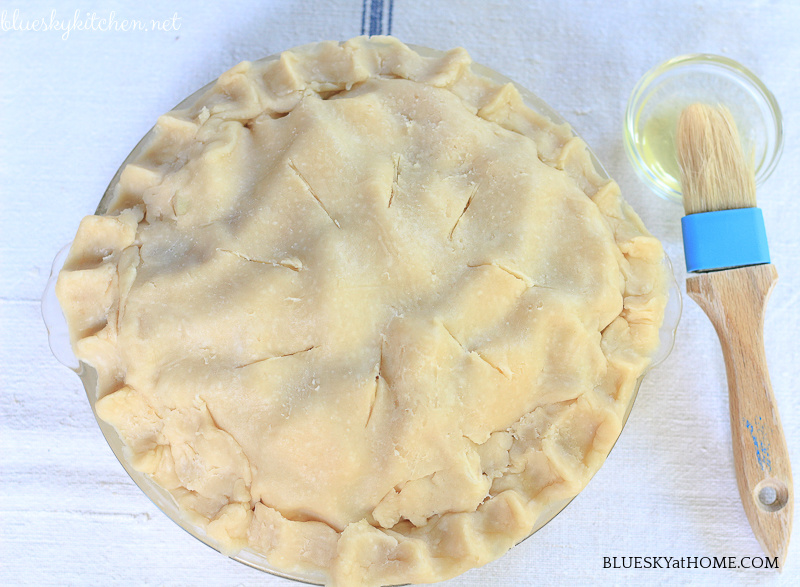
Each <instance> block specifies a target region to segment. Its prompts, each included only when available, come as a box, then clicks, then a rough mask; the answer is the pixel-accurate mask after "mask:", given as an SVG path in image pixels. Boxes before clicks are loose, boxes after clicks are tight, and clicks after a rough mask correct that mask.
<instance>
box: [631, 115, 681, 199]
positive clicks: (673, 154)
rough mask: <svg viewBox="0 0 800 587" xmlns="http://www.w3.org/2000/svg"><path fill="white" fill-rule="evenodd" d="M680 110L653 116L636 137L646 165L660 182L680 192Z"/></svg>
mask: <svg viewBox="0 0 800 587" xmlns="http://www.w3.org/2000/svg"><path fill="white" fill-rule="evenodd" d="M679 115H680V110H677V109H676V110H675V111H674V112H666V113H664V114H662V115H660V116H658V115H656V116H651V117H650V118H648V119H647V121H646V122H645V124H644V128H643V129H642V131H641V133H640V134H639V135H638V136H637V137H636V139H637V142H638V143H639V152H640V153H641V154H642V159H643V161H644V164H645V166H646V167H647V168H648V169H649V170H650V172H651V173H653V174H654V175H655V176H656V178H657V180H658V181H659V182H660V183H663V184H665V185H666V186H667V187H669V188H672V189H674V190H676V191H678V192H680V189H681V184H680V178H681V171H680V167H678V156H677V151H676V147H675V129H676V127H677V124H678V116H679Z"/></svg>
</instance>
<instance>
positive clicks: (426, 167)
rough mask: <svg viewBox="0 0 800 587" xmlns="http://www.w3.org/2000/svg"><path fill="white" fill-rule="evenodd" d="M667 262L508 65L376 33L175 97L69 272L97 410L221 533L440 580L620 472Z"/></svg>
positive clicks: (299, 559) (322, 567)
mask: <svg viewBox="0 0 800 587" xmlns="http://www.w3.org/2000/svg"><path fill="white" fill-rule="evenodd" d="M663 257H664V253H663V251H662V248H661V246H660V244H659V242H658V241H657V240H656V239H655V238H654V237H652V236H651V235H650V234H649V233H648V232H647V230H646V229H645V228H644V226H643V225H642V223H641V221H640V220H639V218H638V217H637V216H636V214H635V213H634V212H633V211H632V210H631V208H630V207H629V206H628V205H627V204H626V203H625V202H624V201H623V200H622V199H621V198H620V194H619V189H618V187H617V185H616V184H615V183H614V182H613V181H609V180H605V179H603V178H602V177H601V176H600V175H598V174H597V172H596V171H595V168H594V166H593V165H592V162H591V159H590V156H589V154H588V152H587V150H586V147H585V144H584V143H583V142H582V141H581V140H580V139H579V138H577V137H575V136H574V135H573V134H572V132H571V131H570V129H569V127H567V126H565V125H555V124H553V123H552V122H550V121H549V120H548V119H546V118H545V117H543V116H542V115H540V114H538V113H536V112H534V111H533V110H531V109H530V108H528V107H527V106H526V105H525V104H524V102H523V100H522V98H521V97H520V94H519V92H518V91H517V90H516V89H515V87H514V86H513V85H511V84H508V85H498V84H496V83H494V82H491V81H489V80H488V79H486V78H485V77H482V76H481V75H478V74H476V73H475V72H474V71H473V69H472V67H471V61H470V58H469V56H468V54H467V53H466V52H465V51H464V50H463V49H455V50H453V51H450V52H448V53H447V54H445V56H444V57H441V58H427V57H423V56H421V55H419V54H418V53H417V52H415V51H413V50H411V49H409V48H408V47H406V46H405V45H403V44H402V43H400V42H399V41H397V40H396V39H393V38H391V37H373V38H370V39H367V38H363V37H362V38H356V39H353V40H350V41H347V42H345V43H341V44H340V43H335V42H326V43H319V44H316V45H313V46H310V47H305V48H303V49H301V50H296V51H292V52H286V53H283V54H282V55H281V56H280V58H279V59H276V60H272V61H265V62H257V63H247V62H245V63H241V64H239V65H237V66H236V67H234V68H233V69H231V70H230V71H228V72H227V73H225V74H224V75H222V76H221V77H220V78H219V80H218V81H217V82H216V84H215V85H213V87H212V88H211V89H209V90H208V91H207V92H206V93H205V94H203V95H202V96H201V97H200V98H199V99H197V100H196V102H195V103H194V104H192V105H190V106H188V107H186V108H183V109H180V110H175V111H172V112H170V113H168V114H166V115H164V116H162V117H161V118H160V119H159V120H158V123H157V125H156V127H155V130H154V133H152V135H151V139H150V140H149V142H147V143H146V144H145V145H144V146H143V147H142V150H141V153H140V155H139V156H138V157H136V158H135V159H134V160H133V161H132V162H130V163H129V164H128V165H127V166H126V167H125V168H124V170H123V171H122V174H121V177H120V179H119V182H118V184H117V186H116V191H115V193H114V198H113V201H112V202H111V204H110V206H109V208H108V211H107V212H106V213H105V214H104V215H100V216H89V217H87V218H85V219H84V220H83V222H82V223H81V226H80V228H79V230H78V233H77V236H76V238H75V241H74V244H73V245H72V248H71V251H70V254H69V257H68V259H67V262H66V265H65V266H64V269H63V270H62V272H61V274H60V277H59V280H58V284H57V292H58V297H59V300H60V302H61V304H62V307H63V310H64V313H65V315H66V318H67V320H68V324H69V327H70V333H71V338H72V344H73V348H74V350H75V353H76V355H77V356H78V358H79V359H80V360H81V361H82V362H83V363H85V364H87V365H90V366H91V367H93V368H94V369H95V370H96V371H97V382H98V383H97V397H98V400H97V403H96V410H97V414H98V416H99V417H100V418H102V419H104V420H105V421H107V422H109V423H110V424H112V425H113V426H114V427H115V428H116V430H117V431H118V433H119V435H120V436H121V438H122V439H123V441H124V443H125V444H126V451H127V453H126V454H127V458H128V460H129V462H130V463H131V464H132V465H133V466H134V467H135V468H136V469H138V470H140V471H142V472H144V473H146V474H147V475H149V476H150V477H151V478H152V479H153V480H154V481H155V482H156V483H158V484H159V485H160V486H162V487H164V488H166V489H167V490H169V492H170V493H171V494H172V496H173V497H174V498H175V500H176V501H177V503H178V504H179V505H180V507H181V509H182V511H183V512H184V514H185V516H187V517H189V518H190V519H191V520H192V521H193V522H194V523H196V524H199V525H200V526H201V527H203V528H204V529H205V531H206V532H207V533H208V535H209V536H211V537H212V538H213V539H215V540H216V541H218V543H219V544H220V545H221V546H222V548H224V549H225V550H226V551H227V552H236V551H237V550H239V549H242V548H249V549H251V550H253V551H255V552H259V553H262V554H263V555H264V556H265V557H266V558H267V560H268V561H269V562H270V564H272V565H274V566H275V567H276V568H279V569H282V570H285V571H287V572H293V573H299V574H304V573H305V574H310V575H314V576H321V577H324V578H325V580H326V581H327V582H328V583H330V584H335V585H360V584H366V585H383V584H396V583H406V582H413V583H421V582H431V581H436V580H442V579H445V578H448V577H451V576H453V575H456V574H458V573H460V572H463V571H464V570H466V569H469V568H471V567H474V566H477V565H482V564H484V563H486V562H488V561H490V560H492V559H495V558H497V557H499V556H500V555H502V554H503V553H504V552H506V551H507V550H508V549H509V548H510V547H511V546H513V545H514V544H515V543H516V542H518V541H519V540H521V539H522V538H524V537H525V536H527V535H528V534H529V533H530V532H531V529H532V527H533V525H534V522H535V520H536V519H537V516H538V515H539V513H540V512H541V511H542V510H543V509H544V508H546V507H548V505H549V504H552V503H553V502H556V501H559V500H564V499H568V498H570V497H572V496H574V495H576V494H577V493H578V492H579V491H580V490H581V489H582V488H583V487H584V485H585V484H586V483H587V482H588V480H589V479H590V477H591V476H592V475H593V474H594V472H595V471H596V470H597V469H598V468H599V466H600V465H601V463H602V462H603V460H604V459H605V457H606V456H607V454H608V452H609V450H610V448H611V446H612V444H613V443H614V441H615V440H616V438H617V436H618V435H619V432H620V428H621V421H622V418H623V415H624V412H625V409H626V407H627V406H628V403H629V400H630V398H631V394H632V393H633V390H634V387H635V384H636V381H637V379H638V378H639V377H640V376H641V375H642V373H643V372H644V370H645V369H646V367H647V366H648V364H649V362H650V357H651V356H652V353H653V352H654V350H655V349H656V347H657V345H658V329H659V326H660V323H661V321H662V317H663V313H664V306H665V303H666V297H667V296H666V289H667V272H666V270H665V266H664V264H663Z"/></svg>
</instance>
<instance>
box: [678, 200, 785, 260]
mask: <svg viewBox="0 0 800 587" xmlns="http://www.w3.org/2000/svg"><path fill="white" fill-rule="evenodd" d="M681 226H682V228H683V254H684V255H685V256H686V270H687V271H713V270H715V269H727V268H730V267H744V266H745V265H761V264H762V263H769V248H768V247H767V231H766V230H765V228H764V216H763V215H762V214H761V209H760V208H739V209H737V210H718V211H716V212H701V213H700V214H689V215H688V216H684V217H683V218H682V219H681Z"/></svg>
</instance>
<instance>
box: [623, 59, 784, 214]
mask: <svg viewBox="0 0 800 587" xmlns="http://www.w3.org/2000/svg"><path fill="white" fill-rule="evenodd" d="M695 102H704V103H707V104H712V105H714V104H723V105H725V106H727V107H728V109H729V110H730V111H731V114H732V115H733V119H734V120H735V121H736V125H737V127H738V128H739V134H740V136H741V139H742V146H743V148H744V152H745V153H746V154H747V153H749V154H750V156H752V160H753V169H754V170H755V174H756V184H757V185H760V184H761V183H763V182H764V181H765V180H766V179H767V178H768V177H769V176H770V174H771V173H772V171H773V170H774V169H775V166H776V165H777V163H778V160H779V159H780V156H781V151H782V150H783V118H782V117H781V110H780V107H779V106H778V102H777V101H776V100H775V96H773V95H772V93H771V92H770V91H769V90H768V89H767V88H766V86H764V84H763V83H762V82H761V80H759V79H758V78H757V77H756V76H755V74H754V73H753V72H751V71H750V70H749V69H747V68H746V67H744V66H743V65H741V64H740V63H737V62H736V61H734V60H732V59H729V58H727V57H720V56H719V55H709V54H705V53H698V54H691V55H681V56H680V57H674V58H672V59H670V60H668V61H665V62H664V63H661V64H660V65H657V66H656V67H654V68H653V69H651V70H650V71H648V72H647V73H646V74H645V75H644V76H643V77H642V79H640V80H639V83H637V84H636V87H635V88H634V89H633V93H632V94H631V97H630V99H629V100H628V108H627V111H626V113H625V151H626V152H627V154H628V158H629V159H630V161H631V163H632V164H633V168H634V169H635V170H636V173H637V175H638V176H639V177H640V178H641V179H642V181H644V183H645V184H647V186H648V187H650V189H652V190H653V191H654V192H655V193H656V195H658V196H661V197H662V198H665V199H667V200H672V201H674V202H678V203H681V202H682V201H683V197H682V194H681V183H680V169H679V167H678V160H677V154H676V148H675V130H676V127H677V122H678V117H679V116H680V113H681V111H682V110H683V109H684V108H685V107H687V106H689V105H690V104H693V103H695Z"/></svg>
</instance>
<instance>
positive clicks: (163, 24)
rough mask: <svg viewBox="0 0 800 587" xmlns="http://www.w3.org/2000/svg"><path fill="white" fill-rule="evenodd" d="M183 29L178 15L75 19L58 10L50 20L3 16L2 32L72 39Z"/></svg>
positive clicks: (91, 15)
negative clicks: (89, 34) (77, 34)
mask: <svg viewBox="0 0 800 587" xmlns="http://www.w3.org/2000/svg"><path fill="white" fill-rule="evenodd" d="M180 28H181V18H180V17H179V16H178V13H177V12H176V13H174V14H173V15H172V16H171V17H170V18H164V19H149V20H148V19H131V18H119V17H118V16H117V14H116V12H114V11H113V10H112V11H111V12H109V13H108V14H107V15H102V14H101V15H98V14H97V13H96V12H86V13H82V12H81V11H80V10H75V12H74V13H73V15H72V18H60V17H59V15H58V13H57V12H56V11H55V10H52V11H50V14H49V16H43V17H38V18H27V17H25V16H23V15H21V14H20V11H19V9H16V10H14V11H13V12H10V13H9V11H8V10H3V11H2V12H0V32H3V33H8V32H11V31H16V32H36V33H44V32H60V33H61V39H62V40H64V41H66V40H67V39H69V36H70V34H71V33H72V32H73V31H97V32H124V33H127V32H144V33H147V32H150V31H157V32H173V31H178V30H180Z"/></svg>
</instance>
